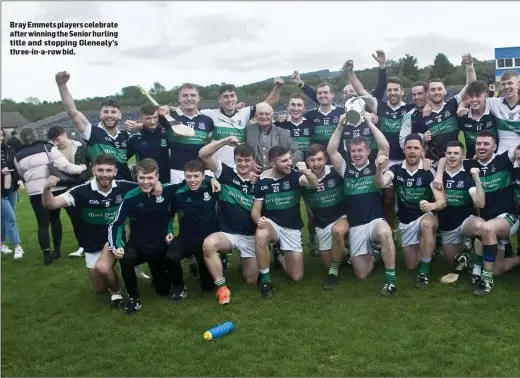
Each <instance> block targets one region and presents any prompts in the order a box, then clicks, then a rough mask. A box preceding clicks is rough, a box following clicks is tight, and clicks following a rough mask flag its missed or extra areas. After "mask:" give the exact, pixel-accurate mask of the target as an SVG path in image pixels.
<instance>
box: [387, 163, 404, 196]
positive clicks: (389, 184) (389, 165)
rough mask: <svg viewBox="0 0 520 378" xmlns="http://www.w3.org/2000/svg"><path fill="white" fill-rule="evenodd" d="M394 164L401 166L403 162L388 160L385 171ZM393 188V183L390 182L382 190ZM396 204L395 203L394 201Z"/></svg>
mask: <svg viewBox="0 0 520 378" xmlns="http://www.w3.org/2000/svg"><path fill="white" fill-rule="evenodd" d="M395 164H399V165H401V164H403V160H388V165H387V166H386V169H389V168H390V167H391V166H392V165H395ZM393 187H394V183H393V181H390V182H389V183H388V184H387V185H386V186H385V187H384V188H383V189H385V188H393ZM395 202H396V203H397V201H395Z"/></svg>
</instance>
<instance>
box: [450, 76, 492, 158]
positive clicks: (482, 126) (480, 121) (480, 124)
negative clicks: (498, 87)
mask: <svg viewBox="0 0 520 378" xmlns="http://www.w3.org/2000/svg"><path fill="white" fill-rule="evenodd" d="M466 93H467V95H468V98H467V99H466V100H464V101H462V102H461V103H460V105H459V109H458V110H457V121H458V125H459V130H461V131H462V132H463V133H464V139H465V140H466V157H467V158H468V159H473V158H474V157H475V154H476V152H475V142H476V140H477V135H478V133H479V132H481V131H490V132H492V133H493V134H495V136H496V135H497V119H496V117H495V116H494V115H493V114H491V113H490V111H489V106H488V105H487V95H488V94H487V86H486V83H484V82H483V81H479V80H477V81H474V82H472V83H470V84H469V85H468V88H467V90H466Z"/></svg>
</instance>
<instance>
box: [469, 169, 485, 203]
mask: <svg viewBox="0 0 520 378" xmlns="http://www.w3.org/2000/svg"><path fill="white" fill-rule="evenodd" d="M469 173H470V174H471V177H472V178H473V181H475V191H474V192H473V191H471V189H470V192H469V194H470V195H471V198H472V199H473V203H474V204H475V206H476V207H477V208H479V209H483V208H484V206H486V193H484V188H482V183H481V182H480V175H479V173H480V169H478V168H471V170H470V171H469Z"/></svg>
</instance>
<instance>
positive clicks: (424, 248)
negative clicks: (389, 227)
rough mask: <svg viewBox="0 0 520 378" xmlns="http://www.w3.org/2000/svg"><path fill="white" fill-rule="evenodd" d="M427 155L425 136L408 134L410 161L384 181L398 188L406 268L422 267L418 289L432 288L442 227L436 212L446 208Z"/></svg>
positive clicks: (391, 171)
mask: <svg viewBox="0 0 520 378" xmlns="http://www.w3.org/2000/svg"><path fill="white" fill-rule="evenodd" d="M423 152H424V146H423V141H422V138H421V136H420V135H418V134H410V135H408V136H407V137H406V139H405V141H404V155H405V158H406V160H405V161H404V162H403V163H402V164H395V165H393V166H391V167H390V168H389V170H388V171H386V172H385V174H384V178H383V181H384V182H383V183H384V185H388V184H389V183H390V182H393V184H394V188H396V193H397V204H398V207H399V221H400V223H399V232H400V234H401V245H402V246H403V253H404V261H405V265H406V268H407V269H408V270H412V269H416V268H417V266H418V265H419V262H420V264H421V267H420V270H419V272H418V274H417V279H416V283H415V287H416V288H418V289H422V288H425V287H426V286H428V273H429V267H430V262H431V260H432V255H433V251H434V250H435V232H436V231H437V226H438V222H437V217H436V216H435V215H434V214H433V212H434V211H439V210H442V209H443V208H444V207H445V206H446V198H445V197H444V193H443V192H442V191H441V190H438V189H435V188H434V187H433V185H432V183H433V180H434V178H435V173H434V172H432V171H427V170H425V169H424V168H423V161H422V159H421V157H422V155H423ZM432 197H434V198H435V202H429V201H431V199H432Z"/></svg>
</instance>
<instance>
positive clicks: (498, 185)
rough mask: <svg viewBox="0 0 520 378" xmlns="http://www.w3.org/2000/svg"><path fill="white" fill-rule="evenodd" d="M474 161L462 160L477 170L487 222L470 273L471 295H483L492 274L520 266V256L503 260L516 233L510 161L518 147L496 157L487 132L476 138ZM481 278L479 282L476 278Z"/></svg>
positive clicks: (486, 290) (491, 281)
mask: <svg viewBox="0 0 520 378" xmlns="http://www.w3.org/2000/svg"><path fill="white" fill-rule="evenodd" d="M475 146H476V153H477V160H465V161H464V162H463V165H464V169H466V170H471V169H472V168H478V169H479V170H480V171H479V175H480V180H481V182H482V187H483V188H484V191H485V203H486V206H485V207H484V208H482V209H481V210H480V216H481V217H482V219H484V220H485V221H486V223H484V224H483V225H482V226H481V227H480V236H481V239H482V244H483V251H482V252H480V250H479V249H478V248H475V253H477V254H480V253H483V257H482V259H483V266H484V271H483V272H482V273H481V269H482V262H481V261H482V260H481V261H476V263H475V267H474V270H473V274H474V275H475V276H476V277H474V280H473V281H474V282H473V294H475V295H478V296H484V295H486V294H488V293H489V292H491V289H492V288H493V285H494V283H493V275H500V274H503V273H505V272H507V271H509V270H511V269H512V268H514V267H515V266H517V265H519V264H520V258H519V257H509V258H505V245H506V244H507V243H508V242H509V239H510V238H511V236H512V235H514V234H515V233H516V231H517V230H518V225H519V222H518V214H517V211H516V207H515V202H514V190H513V181H512V177H513V162H514V161H515V151H516V148H517V147H513V148H511V149H509V150H506V151H505V152H503V153H502V154H500V155H495V151H496V149H497V145H496V137H495V135H494V134H493V133H491V132H489V131H482V132H480V133H479V134H478V135H477V139H476V143H475ZM480 276H481V277H482V279H479V277H480Z"/></svg>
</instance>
